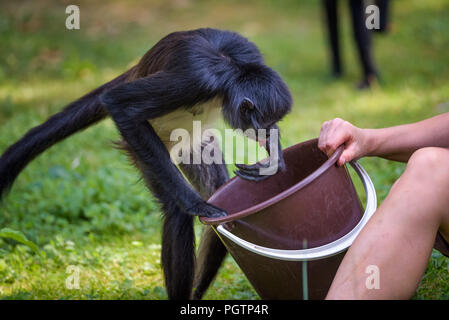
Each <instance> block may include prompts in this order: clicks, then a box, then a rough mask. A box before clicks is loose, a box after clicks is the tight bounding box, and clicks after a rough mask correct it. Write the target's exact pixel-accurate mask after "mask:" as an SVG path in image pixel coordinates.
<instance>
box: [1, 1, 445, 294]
mask: <svg viewBox="0 0 449 320" xmlns="http://www.w3.org/2000/svg"><path fill="white" fill-rule="evenodd" d="M63 3H64V1H47V0H41V1H9V2H2V3H1V4H0V152H3V151H4V150H5V149H6V148H7V146H8V145H10V144H11V143H13V142H15V141H16V140H17V139H19V138H20V137H21V136H22V135H23V134H24V133H25V132H26V131H27V130H28V129H30V128H31V127H33V126H36V125H38V124H40V123H41V122H42V121H44V120H45V119H46V118H47V117H48V116H49V115H51V114H53V113H55V112H56V111H58V110H60V109H61V108H62V107H63V106H64V105H66V104H67V103H69V102H71V101H73V100H74V99H76V98H78V97H79V96H81V95H82V94H84V93H86V92H87V91H90V90H91V89H93V88H95V87H97V86H98V85H100V84H102V83H104V82H106V81H108V80H109V79H111V78H112V77H114V76H116V75H118V74H120V73H121V72H123V71H124V70H126V69H127V68H129V67H130V66H131V65H133V64H134V63H135V62H136V61H137V60H138V59H139V58H140V57H141V56H142V55H143V54H144V53H145V52H146V51H147V50H148V49H149V48H150V47H151V46H152V45H153V44H154V43H155V42H156V41H157V40H158V39H160V38H161V37H162V36H164V35H165V34H168V33H170V32H172V31H176V30H184V29H193V28H197V27H215V28H221V29H232V30H235V31H238V32H240V33H241V34H243V35H245V36H247V37H248V38H249V39H250V40H252V41H254V42H255V43H256V44H257V45H258V46H259V48H260V49H261V51H262V52H263V54H264V55H265V58H266V61H267V64H268V65H270V66H271V67H273V68H274V69H275V70H277V71H278V72H279V73H280V74H281V75H282V76H283V77H284V79H285V80H286V82H287V84H288V85H289V87H290V89H291V91H292V94H293V97H294V108H293V111H292V113H291V114H290V115H289V116H288V117H286V118H285V120H284V121H282V123H281V124H280V127H281V130H282V136H283V144H284V146H290V145H292V144H295V143H297V142H299V141H303V140H306V139H310V138H313V137H317V136H318V134H319V130H320V126H321V123H322V122H323V121H326V120H329V119H331V118H335V117H341V118H344V119H346V120H348V121H350V122H353V123H354V124H355V125H358V126H362V127H376V128H377V127H384V126H390V125H395V124H402V123H407V122H412V121H417V120H420V119H423V118H426V117H430V116H433V115H436V114H438V113H442V112H447V111H449V81H448V79H449V50H448V48H449V14H448V12H449V3H448V2H447V1H444V0H427V1H419V0H411V1H407V2H405V1H402V2H400V1H395V2H394V3H393V4H394V10H393V20H394V25H393V32H392V33H390V34H388V35H375V36H374V45H375V57H376V60H377V64H378V66H379V69H380V72H381V76H382V83H381V85H380V86H376V87H375V88H373V89H372V90H368V91H363V92H360V91H356V90H354V87H355V84H356V82H357V81H358V80H359V76H360V68H359V64H358V60H357V57H356V54H355V50H354V44H353V40H352V37H351V28H350V23H349V17H348V12H347V11H348V10H346V9H347V8H346V5H345V6H342V7H344V8H341V9H344V10H342V11H343V15H344V17H343V19H342V22H343V32H342V36H343V48H342V49H343V56H344V60H345V68H346V74H345V76H344V78H342V79H341V80H338V81H335V80H332V79H331V78H330V77H329V76H328V74H329V72H328V71H329V70H328V69H329V67H328V61H327V48H326V42H325V38H324V33H323V28H322V23H321V22H322V21H321V14H320V13H321V12H320V7H319V2H318V1H313V0H309V1H293V0H283V1H274V0H273V1H268V0H263V1H260V0H257V1H256V0H250V1H245V2H242V1H215V0H213V1H210V0H208V1H205V0H203V1H193V0H170V1H167V0H153V1H115V0H114V1H107V2H103V1H87V0H83V1H78V3H79V5H80V9H81V29H80V30H72V31H69V30H67V29H66V28H65V19H66V17H67V15H66V14H65V6H66V5H67V4H63ZM117 138H118V134H117V131H116V129H115V127H114V126H113V124H112V122H111V121H110V120H107V121H105V122H103V123H101V124H99V125H97V126H95V127H92V128H90V129H88V130H87V131H85V132H82V133H80V134H78V135H76V136H73V137H72V138H70V139H68V140H66V141H64V142H63V143H61V144H58V145H56V146H54V147H53V148H51V149H50V150H49V151H47V152H46V153H44V154H43V155H42V156H40V157H39V158H38V159H36V160H35V161H34V162H32V163H31V165H29V166H28V167H27V168H26V170H25V171H24V172H23V173H22V174H21V175H20V177H19V178H18V180H17V182H16V184H15V185H14V187H13V189H12V192H11V193H10V194H9V196H8V197H6V199H5V201H4V202H3V203H2V204H0V229H1V228H6V227H7V228H11V229H13V230H18V231H21V232H23V234H25V235H26V237H27V238H28V239H29V240H31V241H33V242H34V243H35V244H37V246H38V247H39V250H40V251H41V252H42V253H41V255H38V254H36V253H34V251H33V250H31V249H30V248H29V247H27V246H24V245H20V244H18V242H16V241H13V240H10V239H3V240H2V238H0V298H4V299H166V292H165V289H164V285H163V277H162V271H161V267H160V229H161V223H160V210H159V208H158V206H157V205H156V204H155V203H154V200H153V198H152V196H151V195H150V194H149V193H148V192H147V191H146V189H145V187H144V185H143V184H142V183H141V182H139V181H138V179H139V176H138V174H137V172H136V171H135V170H134V169H133V168H132V167H131V166H129V165H128V161H127V159H126V157H125V156H124V155H123V154H122V153H120V152H119V151H118V150H116V149H114V148H111V141H113V140H115V139H117ZM361 163H362V164H363V165H364V167H365V168H366V170H367V171H368V172H369V174H370V175H371V177H372V179H373V182H374V184H375V186H376V189H377V192H378V198H379V203H380V202H381V201H382V200H383V199H384V198H385V196H386V195H387V193H388V191H389V189H390V187H391V185H392V184H393V182H394V181H395V180H396V179H397V178H398V177H399V176H400V175H401V173H402V171H403V170H404V165H403V164H398V163H393V162H388V161H386V160H381V159H374V158H369V159H362V160H361ZM230 169H232V168H230ZM0 178H1V177H0ZM196 231H197V235H198V236H199V235H200V231H201V226H200V224H198V225H197V229H196ZM198 239H199V237H198ZM410 258H411V259H413V257H410ZM448 262H449V259H447V258H445V257H443V256H441V254H439V253H438V252H436V251H434V253H433V254H432V258H431V260H430V262H429V265H428V269H427V271H426V274H425V276H424V278H423V280H422V282H421V284H420V286H419V288H418V290H417V292H416V294H415V297H414V298H416V299H448V298H449V263H448ZM69 266H76V267H78V268H79V277H80V278H79V279H80V288H79V289H73V290H69V289H67V288H66V279H67V277H68V276H70V275H71V272H70V270H68V269H67V268H68V267H69ZM205 298H207V299H258V296H257V295H256V293H255V292H254V290H253V289H252V288H251V286H250V284H249V283H248V281H247V280H246V278H245V277H244V275H243V273H242V272H241V271H240V269H239V268H238V266H237V265H236V263H235V262H234V261H233V259H232V258H227V260H226V263H225V265H224V267H223V268H222V269H221V271H220V273H219V275H218V277H217V280H216V281H215V283H214V284H213V286H212V287H211V289H210V290H209V291H208V293H207V295H206V297H205Z"/></svg>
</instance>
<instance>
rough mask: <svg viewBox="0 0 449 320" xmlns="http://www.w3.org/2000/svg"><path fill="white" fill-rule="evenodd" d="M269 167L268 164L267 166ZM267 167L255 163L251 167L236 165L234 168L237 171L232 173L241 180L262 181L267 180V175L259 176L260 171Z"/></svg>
mask: <svg viewBox="0 0 449 320" xmlns="http://www.w3.org/2000/svg"><path fill="white" fill-rule="evenodd" d="M268 166H269V164H268ZM268 166H267V165H265V164H263V163H260V162H258V163H255V164H252V165H246V164H236V167H237V168H238V169H239V170H236V171H234V173H235V174H236V175H237V176H239V177H240V178H242V179H245V180H250V181H262V180H265V179H266V178H268V177H269V176H268V175H261V174H260V169H262V168H267V167H268Z"/></svg>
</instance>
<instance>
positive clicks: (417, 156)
mask: <svg viewBox="0 0 449 320" xmlns="http://www.w3.org/2000/svg"><path fill="white" fill-rule="evenodd" d="M406 170H408V171H412V172H413V173H414V174H416V175H417V176H418V177H417V178H418V179H420V180H419V181H421V179H423V180H422V181H429V180H431V181H432V183H433V184H434V186H435V187H447V188H448V189H449V149H446V148H438V147H427V148H422V149H419V150H417V151H415V152H414V153H413V154H412V156H411V157H410V159H409V161H408V164H407V169H406ZM419 181H417V182H419Z"/></svg>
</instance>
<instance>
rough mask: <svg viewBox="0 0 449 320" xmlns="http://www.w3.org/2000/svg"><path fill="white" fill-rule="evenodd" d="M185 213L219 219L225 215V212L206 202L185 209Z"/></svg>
mask: <svg viewBox="0 0 449 320" xmlns="http://www.w3.org/2000/svg"><path fill="white" fill-rule="evenodd" d="M187 213H188V214H191V215H194V216H200V217H208V218H219V217H224V216H226V215H227V212H226V211H224V210H222V209H220V208H217V207H216V206H213V205H211V204H209V203H206V202H200V203H198V204H196V205H194V206H193V207H191V208H189V209H187Z"/></svg>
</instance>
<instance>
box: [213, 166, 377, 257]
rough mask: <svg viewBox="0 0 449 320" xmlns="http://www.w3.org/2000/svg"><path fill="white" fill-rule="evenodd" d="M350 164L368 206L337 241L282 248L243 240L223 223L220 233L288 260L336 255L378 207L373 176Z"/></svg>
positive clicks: (245, 246) (355, 235) (257, 250)
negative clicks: (288, 248) (310, 246)
mask: <svg viewBox="0 0 449 320" xmlns="http://www.w3.org/2000/svg"><path fill="white" fill-rule="evenodd" d="M350 164H351V166H352V167H353V168H354V170H355V172H356V173H357V175H358V176H359V178H360V179H361V180H362V183H363V187H364V189H365V194H366V207H365V212H364V214H363V216H362V219H360V221H359V223H358V224H357V225H356V226H355V227H354V228H353V229H352V230H351V231H349V232H348V233H347V234H345V235H344V236H343V237H341V238H339V239H337V240H335V241H332V242H330V243H328V244H325V245H322V246H319V247H315V248H309V249H300V250H282V249H273V248H267V247H263V246H259V245H256V244H254V243H251V242H248V241H246V240H243V239H242V238H240V237H237V236H236V235H234V234H233V233H232V232H230V231H228V230H226V229H225V228H224V227H223V225H219V226H218V227H217V231H218V233H220V234H221V235H223V236H225V237H226V238H228V239H229V240H231V241H232V242H234V243H235V244H237V245H239V246H240V247H242V248H245V249H247V250H249V251H251V252H253V253H256V254H258V255H261V256H265V257H269V258H273V259H278V260H286V261H305V260H317V259H322V258H326V257H330V256H333V255H336V254H338V253H340V252H342V251H344V250H346V249H347V248H349V246H350V245H351V244H352V242H353V241H354V240H355V238H356V237H357V235H358V234H359V233H360V231H361V230H362V228H363V227H364V226H365V225H366V223H367V222H368V220H369V219H370V218H371V216H372V215H373V214H374V212H375V211H376V209H377V197H376V190H375V188H374V185H373V182H372V181H371V178H370V177H369V175H368V173H367V172H366V171H365V169H363V167H362V166H361V165H360V164H359V163H358V162H357V161H351V162H350Z"/></svg>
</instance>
